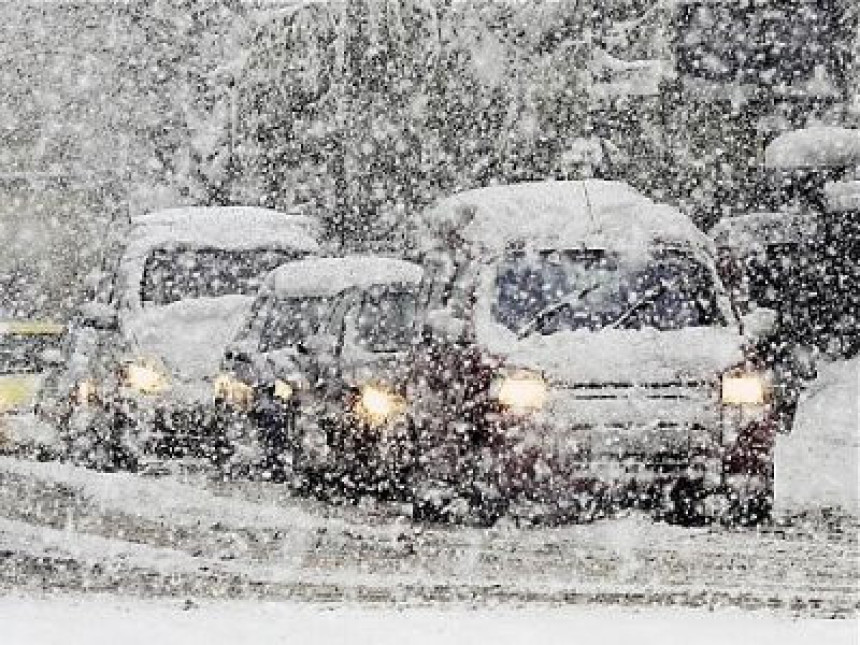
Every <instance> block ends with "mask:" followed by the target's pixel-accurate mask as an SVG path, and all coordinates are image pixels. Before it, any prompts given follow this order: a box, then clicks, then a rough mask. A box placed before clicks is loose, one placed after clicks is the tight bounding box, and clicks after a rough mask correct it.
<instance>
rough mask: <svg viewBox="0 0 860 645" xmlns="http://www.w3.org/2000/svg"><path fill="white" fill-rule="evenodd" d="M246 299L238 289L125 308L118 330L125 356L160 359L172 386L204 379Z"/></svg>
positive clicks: (233, 329)
mask: <svg viewBox="0 0 860 645" xmlns="http://www.w3.org/2000/svg"><path fill="white" fill-rule="evenodd" d="M252 301H253V298H251V297H250V296H242V295H230V296H221V297H218V298H195V299H192V300H182V301H180V302H174V303H171V304H169V305H165V306H162V307H152V308H146V309H140V310H137V311H134V312H131V313H128V314H127V315H126V316H124V318H123V331H124V333H125V334H126V336H127V337H128V340H129V341H130V344H131V349H130V352H131V358H142V359H146V360H149V361H156V362H158V363H160V364H162V365H163V366H164V367H165V368H166V370H167V371H168V373H169V375H170V377H171V379H173V380H174V381H178V382H176V383H175V385H176V386H177V387H182V386H183V385H192V384H195V383H200V382H201V381H206V380H209V379H211V378H212V377H214V376H215V374H217V372H218V366H219V362H220V360H221V358H222V356H223V355H224V349H225V347H226V346H227V343H229V342H230V340H232V339H233V337H234V336H235V334H236V332H237V331H238V328H239V327H240V326H241V325H242V322H243V321H244V319H245V316H246V315H247V312H248V310H249V309H250V306H251V302H252Z"/></svg>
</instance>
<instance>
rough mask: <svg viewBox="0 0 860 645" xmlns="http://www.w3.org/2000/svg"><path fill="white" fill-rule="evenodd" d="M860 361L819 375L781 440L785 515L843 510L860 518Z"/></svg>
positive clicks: (779, 495)
mask: <svg viewBox="0 0 860 645" xmlns="http://www.w3.org/2000/svg"><path fill="white" fill-rule="evenodd" d="M858 398H860V357H857V358H854V359H852V360H850V361H843V362H839V363H833V364H830V365H828V366H826V368H824V369H822V370H821V374H820V376H819V378H818V379H817V380H816V381H815V382H814V383H813V384H812V385H811V386H810V388H809V390H808V391H807V392H806V393H805V396H803V398H802V399H801V401H800V405H799V406H798V410H797V416H796V417H795V421H794V427H793V429H792V431H791V434H788V435H779V436H778V437H777V443H776V454H775V464H774V468H775V498H776V499H775V503H776V507H777V508H778V509H779V510H781V511H789V512H791V511H816V510H821V509H828V508H831V509H840V510H842V511H847V512H848V513H850V514H853V515H855V516H856V515H860V495H858V465H860V412H858Z"/></svg>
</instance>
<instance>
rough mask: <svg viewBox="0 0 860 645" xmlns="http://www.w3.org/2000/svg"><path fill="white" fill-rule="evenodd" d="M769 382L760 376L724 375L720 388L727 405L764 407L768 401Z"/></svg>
mask: <svg viewBox="0 0 860 645" xmlns="http://www.w3.org/2000/svg"><path fill="white" fill-rule="evenodd" d="M770 391H771V387H770V382H769V381H768V379H767V378H766V377H765V376H764V375H762V374H756V373H750V374H737V373H736V374H725V375H723V383H722V388H721V393H720V394H721V399H722V402H723V403H725V404H727V405H764V404H765V403H767V401H768V400H769V399H770Z"/></svg>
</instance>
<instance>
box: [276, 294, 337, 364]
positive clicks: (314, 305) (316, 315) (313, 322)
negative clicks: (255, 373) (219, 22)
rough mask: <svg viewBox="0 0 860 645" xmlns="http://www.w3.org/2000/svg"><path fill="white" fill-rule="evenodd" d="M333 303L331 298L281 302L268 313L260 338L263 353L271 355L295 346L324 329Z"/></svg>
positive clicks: (284, 299) (289, 299)
mask: <svg viewBox="0 0 860 645" xmlns="http://www.w3.org/2000/svg"><path fill="white" fill-rule="evenodd" d="M330 305H331V300H330V299H328V298H280V299H277V300H274V301H273V302H272V305H271V307H269V308H268V309H267V310H266V312H267V314H266V322H265V324H264V325H263V329H262V333H261V336H260V351H262V352H271V351H274V350H278V349H284V348H285V347H291V346H295V345H297V344H299V343H301V342H302V341H303V340H305V339H307V338H308V337H309V336H312V335H314V334H317V333H319V332H320V331H321V330H322V328H323V327H324V326H325V322H326V320H327V318H328V314H329V311H330V310H331V306H330Z"/></svg>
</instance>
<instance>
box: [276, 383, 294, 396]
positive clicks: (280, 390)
mask: <svg viewBox="0 0 860 645" xmlns="http://www.w3.org/2000/svg"><path fill="white" fill-rule="evenodd" d="M275 398H276V399H281V401H289V400H290V399H291V398H293V386H292V385H291V384H290V383H287V382H286V381H282V380H280V379H278V380H277V381H275Z"/></svg>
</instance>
